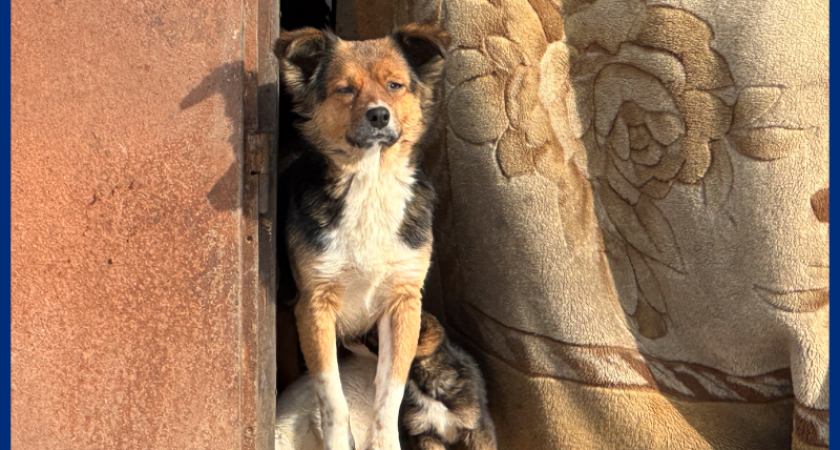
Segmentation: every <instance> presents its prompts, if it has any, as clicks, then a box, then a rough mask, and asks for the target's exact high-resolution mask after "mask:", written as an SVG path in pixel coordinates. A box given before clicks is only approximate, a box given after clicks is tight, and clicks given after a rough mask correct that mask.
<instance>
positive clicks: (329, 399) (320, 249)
mask: <svg viewBox="0 0 840 450" xmlns="http://www.w3.org/2000/svg"><path fill="white" fill-rule="evenodd" d="M447 45H448V38H447V36H446V34H445V33H444V32H443V31H442V30H438V29H435V28H432V27H428V26H420V25H407V26H404V27H402V28H400V29H398V30H396V31H395V32H393V33H392V34H390V35H389V36H387V37H384V38H381V39H373V40H366V41H345V40H342V39H340V38H338V37H336V36H335V35H333V34H332V33H330V32H324V31H319V30H316V29H313V28H304V29H300V30H296V31H292V32H285V31H284V32H282V33H281V35H280V39H278V41H277V44H276V45H275V54H276V55H277V57H278V59H279V61H280V72H281V76H282V80H283V82H284V84H285V88H286V90H287V92H289V94H290V95H291V97H292V100H293V102H294V106H293V109H294V112H295V113H296V114H297V115H298V116H299V117H301V120H300V122H299V123H298V124H297V128H298V129H299V130H300V133H301V135H302V136H303V139H304V141H305V145H306V148H305V149H304V150H303V151H302V152H301V154H300V156H299V157H298V158H297V160H296V161H295V162H294V163H292V165H291V166H290V167H289V168H288V169H287V171H286V173H287V174H288V176H285V177H284V180H285V182H286V183H287V186H286V188H285V192H288V196H287V198H286V200H285V201H286V205H287V206H286V207H287V212H286V215H287V219H286V224H285V240H286V248H287V251H288V255H289V260H290V267H291V272H292V274H293V277H294V280H295V284H296V285H297V288H298V297H297V301H296V305H295V320H296V325H297V328H298V335H299V339H300V346H301V351H302V353H303V357H304V361H305V362H306V366H307V368H308V369H309V372H310V375H311V377H312V380H313V383H314V392H315V395H316V397H317V400H318V403H319V405H320V414H321V422H322V424H323V448H324V449H330V450H348V449H354V448H355V443H354V441H353V435H352V433H351V432H350V425H349V410H348V406H347V401H346V399H345V397H344V393H343V392H342V388H341V377H340V373H339V366H338V361H337V350H336V342H337V340H348V339H354V338H356V337H358V336H361V335H363V334H364V333H366V332H367V331H369V330H370V329H371V328H372V327H374V326H377V330H378V334H379V338H380V348H379V356H378V363H377V368H376V374H375V386H376V394H375V401H374V411H375V414H374V417H373V418H372V421H371V422H372V425H371V426H372V429H371V430H370V444H369V446H368V447H367V448H370V449H372V450H397V449H399V448H400V447H399V442H398V430H397V427H398V414H399V408H400V404H401V402H402V397H403V393H404V387H405V382H406V379H407V377H408V371H409V368H410V366H411V362H412V360H413V359H414V355H415V351H416V347H417V338H418V335H419V332H420V311H421V289H422V287H423V282H424V280H425V277H426V272H427V271H428V268H429V263H430V258H431V253H432V213H433V208H434V203H435V194H434V189H433V188H432V185H431V183H430V182H429V180H428V178H427V177H426V175H425V174H424V173H423V171H422V169H421V166H420V158H419V157H420V153H421V152H420V148H421V147H422V142H423V140H424V138H425V137H426V136H427V131H428V130H430V129H431V128H432V127H431V124H432V122H433V121H434V117H435V114H434V113H435V111H436V108H435V105H436V97H437V95H436V93H437V92H438V91H439V89H438V82H439V81H440V79H441V75H442V71H443V64H444V59H445V55H446V47H447Z"/></svg>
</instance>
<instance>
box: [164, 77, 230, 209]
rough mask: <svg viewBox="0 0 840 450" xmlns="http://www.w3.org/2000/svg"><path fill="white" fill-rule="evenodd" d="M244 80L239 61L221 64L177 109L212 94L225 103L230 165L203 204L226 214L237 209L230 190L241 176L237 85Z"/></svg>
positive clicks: (193, 104) (196, 102) (183, 108)
mask: <svg viewBox="0 0 840 450" xmlns="http://www.w3.org/2000/svg"><path fill="white" fill-rule="evenodd" d="M243 77H244V65H243V63H242V61H236V62H232V63H225V64H224V65H222V66H220V67H217V68H216V69H215V70H213V71H212V72H210V74H209V75H207V76H206V77H204V79H203V80H201V83H199V84H198V86H196V87H194V88H193V89H192V90H191V91H190V93H189V94H187V96H186V97H184V99H183V100H181V105H180V106H181V110H182V111H183V110H185V109H189V108H192V107H193V106H195V105H197V104H199V103H201V102H203V101H204V100H206V99H207V98H208V97H211V96H213V95H215V94H220V95H222V98H223V99H224V104H225V116H226V117H227V118H228V119H230V123H231V124H232V127H233V129H232V130H231V133H230V136H229V137H228V140H227V141H228V143H229V144H230V145H231V149H232V151H233V156H234V162H233V163H231V165H230V167H228V170H227V171H226V172H225V174H224V175H222V177H221V178H219V180H218V181H216V184H215V185H214V186H213V188H212V189H210V192H208V193H207V201H209V202H210V205H211V206H212V207H213V208H215V209H217V210H224V211H229V210H233V209H237V208H239V207H240V204H239V198H238V193H239V189H231V187H232V186H236V184H237V183H238V182H239V176H240V175H241V174H242V170H243V168H242V163H243V161H242V151H243V147H244V135H243V124H242V114H241V110H242V91H241V88H240V86H241V83H242V80H243Z"/></svg>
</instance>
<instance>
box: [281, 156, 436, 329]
mask: <svg viewBox="0 0 840 450" xmlns="http://www.w3.org/2000/svg"><path fill="white" fill-rule="evenodd" d="M316 159H317V157H316ZM310 165H311V164H310ZM316 166H317V164H316ZM421 174H422V172H420V171H419V170H418V169H417V167H416V166H415V165H414V164H412V162H411V161H410V160H408V159H406V160H404V161H398V162H395V161H385V160H384V157H383V155H382V154H381V152H380V150H379V149H368V150H366V152H365V154H364V155H363V157H362V158H361V159H360V160H359V162H358V163H357V164H356V165H355V166H354V167H353V168H352V170H347V171H345V172H343V173H341V175H340V176H338V177H334V178H331V177H329V176H327V175H326V169H323V173H319V170H317V168H316V170H311V169H310V170H302V171H301V172H300V173H297V174H296V176H297V177H298V178H299V179H301V181H302V182H301V183H299V184H297V186H295V188H296V189H297V190H298V192H297V193H296V194H295V197H296V198H298V201H297V202H293V204H292V210H293V211H294V212H293V214H291V215H290V218H291V222H290V223H289V226H290V228H292V229H293V230H297V232H296V233H293V234H296V235H298V236H300V237H301V238H302V239H301V240H302V241H303V242H298V243H296V244H294V245H293V246H303V247H306V248H307V251H308V252H309V253H310V254H311V256H310V258H308V259H309V261H308V262H307V263H306V266H307V268H306V270H307V272H308V275H309V276H310V277H312V278H317V279H319V280H325V281H329V282H330V283H337V284H339V285H341V286H342V288H343V289H344V295H343V296H342V302H341V305H340V307H339V311H338V325H339V327H338V328H339V332H340V334H342V335H353V334H360V333H364V332H365V331H367V329H369V328H370V327H371V326H372V325H373V323H375V321H376V319H377V318H378V316H379V313H380V312H381V310H382V307H383V305H384V302H385V300H386V299H387V296H388V295H389V294H390V293H391V292H392V291H393V288H394V286H395V285H397V284H399V283H400V282H401V280H414V279H418V278H419V279H421V280H422V279H423V277H424V275H425V272H426V270H427V269H428V259H429V251H430V246H429V244H430V242H429V240H430V229H431V213H432V212H431V209H432V198H433V194H432V192H433V191H432V190H431V186H430V185H429V184H428V183H426V182H425V180H419V179H418V175H421ZM418 218H419V219H422V220H418ZM424 236H426V238H423V237H424Z"/></svg>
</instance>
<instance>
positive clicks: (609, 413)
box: [338, 0, 829, 450]
mask: <svg viewBox="0 0 840 450" xmlns="http://www.w3.org/2000/svg"><path fill="white" fill-rule="evenodd" d="M341 3H344V6H342V4H341ZM339 7H340V8H345V9H344V10H343V11H342V10H340V11H339V28H338V29H339V32H341V31H342V29H344V30H351V31H352V33H355V34H357V35H358V37H362V38H365V37H374V36H379V35H382V34H384V33H386V32H387V31H388V30H389V29H390V28H391V26H392V25H393V24H394V23H403V22H408V21H418V22H432V23H437V24H439V25H440V26H442V27H444V28H446V29H447V30H448V31H449V33H450V35H451V37H452V41H453V42H452V47H451V48H452V50H451V54H450V57H449V59H448V62H447V69H446V86H445V103H444V104H443V106H442V114H443V118H444V122H445V127H443V128H442V129H441V136H440V144H439V145H438V146H435V148H433V149H431V150H430V153H429V154H428V155H427V161H426V164H427V165H428V167H429V170H430V172H432V173H433V175H434V178H435V181H436V187H437V189H438V191H439V193H440V197H441V204H440V205H439V207H438V209H437V218H436V235H435V239H436V247H435V252H436V253H435V265H434V268H433V271H432V273H431V276H430V279H429V281H428V283H427V288H426V298H425V300H424V301H425V302H426V308H428V309H430V310H431V311H433V312H435V313H437V314H438V315H439V316H440V317H441V318H442V319H443V320H444V321H445V322H446V324H447V326H448V327H449V329H450V330H451V332H452V334H453V337H454V338H455V339H456V340H458V341H459V342H461V343H463V344H464V346H465V347H467V348H468V349H470V350H472V352H473V354H475V355H476V357H477V358H478V359H479V360H480V362H481V364H482V367H483V369H484V371H485V374H486V377H487V382H488V390H489V395H490V407H491V410H492V412H493V414H494V418H495V420H496V423H497V428H498V434H499V443H500V448H504V449H533V448H539V449H637V448H644V449H689V448H691V449H711V448H714V449H733V450H734V449H762V450H765V449H787V448H794V449H811V448H826V447H827V445H828V442H829V437H828V302H829V301H828V299H829V295H828V270H829V269H828V130H829V128H828V87H829V84H828V2H827V1H804V2H796V1H792V0H714V1H712V0H708V1H706V0H681V1H676V0H672V1H642V0H594V1H593V0H566V1H561V0H489V1H486V0H403V1H400V2H390V1H385V0H374V1H361V0H358V1H355V2H353V1H348V2H340V3H339ZM357 18H359V19H357Z"/></svg>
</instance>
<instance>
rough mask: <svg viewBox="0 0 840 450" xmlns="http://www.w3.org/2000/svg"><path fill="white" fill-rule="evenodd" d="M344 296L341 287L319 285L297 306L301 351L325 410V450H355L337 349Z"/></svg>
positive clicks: (305, 294)
mask: <svg viewBox="0 0 840 450" xmlns="http://www.w3.org/2000/svg"><path fill="white" fill-rule="evenodd" d="M342 293H343V289H342V288H341V287H340V286H337V285H328V286H316V287H315V288H313V289H308V290H306V291H304V292H302V293H301V298H300V301H299V302H298V304H297V306H296V307H295V316H296V318H297V326H298V333H299V335H300V348H301V351H302V352H303V357H304V359H305V360H306V366H307V367H308V368H309V373H310V375H311V377H312V381H313V385H314V388H315V397H316V399H317V400H318V406H319V408H320V410H321V425H322V428H323V438H324V450H351V449H352V450H355V444H354V442H353V435H352V434H351V432H350V411H349V409H348V407H347V400H346V399H345V397H344V393H343V392H342V390H341V379H340V377H339V373H338V356H337V350H336V317H337V314H338V309H339V307H340V301H341V295H342Z"/></svg>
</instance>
